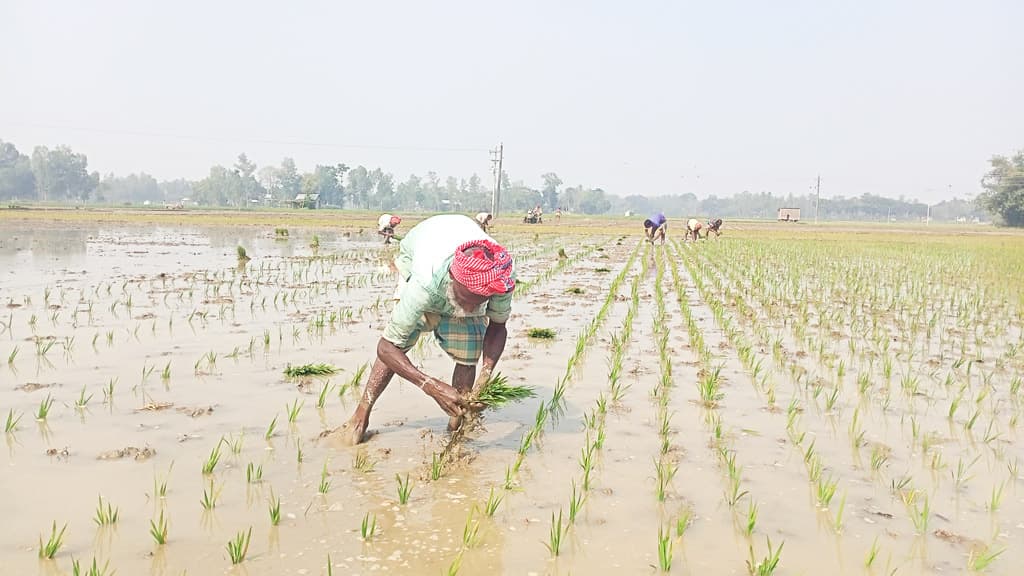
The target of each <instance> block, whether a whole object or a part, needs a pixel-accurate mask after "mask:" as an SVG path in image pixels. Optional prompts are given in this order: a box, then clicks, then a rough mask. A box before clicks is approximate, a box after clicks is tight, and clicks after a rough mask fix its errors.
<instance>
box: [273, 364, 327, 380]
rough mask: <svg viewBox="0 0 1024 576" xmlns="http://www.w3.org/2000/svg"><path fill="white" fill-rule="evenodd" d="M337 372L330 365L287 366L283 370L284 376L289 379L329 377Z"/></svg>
mask: <svg viewBox="0 0 1024 576" xmlns="http://www.w3.org/2000/svg"><path fill="white" fill-rule="evenodd" d="M337 371H338V369H337V368H335V367H334V366H331V365H330V364H324V363H319V364H303V365H301V366H292V365H291V364H289V365H288V366H287V367H286V368H285V369H284V375H285V376H287V377H289V378H295V377H297V376H330V375H331V374H334V373H336V372H337Z"/></svg>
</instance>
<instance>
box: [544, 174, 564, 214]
mask: <svg viewBox="0 0 1024 576" xmlns="http://www.w3.org/2000/svg"><path fill="white" fill-rule="evenodd" d="M541 178H542V179H543V180H544V188H543V193H544V205H545V206H546V207H547V208H548V209H549V210H554V209H555V208H558V206H559V204H558V187H559V186H561V185H562V179H561V178H559V177H558V174H555V173H554V172H548V173H547V174H542V175H541Z"/></svg>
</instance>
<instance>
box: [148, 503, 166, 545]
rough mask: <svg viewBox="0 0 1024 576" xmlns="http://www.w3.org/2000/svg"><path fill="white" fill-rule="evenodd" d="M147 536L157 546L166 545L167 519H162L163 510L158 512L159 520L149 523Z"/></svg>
mask: <svg viewBox="0 0 1024 576" xmlns="http://www.w3.org/2000/svg"><path fill="white" fill-rule="evenodd" d="M149 535H150V536H152V537H153V541H154V542H156V543H157V545H158V546H163V545H164V544H166V543H167V518H165V517H164V511H163V510H161V511H160V517H159V518H157V519H155V520H150V521H149Z"/></svg>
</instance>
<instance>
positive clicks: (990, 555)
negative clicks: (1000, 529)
mask: <svg viewBox="0 0 1024 576" xmlns="http://www.w3.org/2000/svg"><path fill="white" fill-rule="evenodd" d="M1003 552H1006V548H999V549H998V550H997V549H994V548H992V547H991V546H985V547H984V548H980V549H979V548H971V553H970V555H969V556H968V557H967V567H968V568H970V570H971V571H972V572H982V571H984V570H986V569H987V568H988V566H989V564H991V563H992V562H995V560H996V558H998V557H999V555H1000V554H1002V553H1003Z"/></svg>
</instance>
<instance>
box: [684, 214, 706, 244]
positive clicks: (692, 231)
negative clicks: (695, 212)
mask: <svg viewBox="0 0 1024 576" xmlns="http://www.w3.org/2000/svg"><path fill="white" fill-rule="evenodd" d="M701 228H702V225H701V223H700V220H697V219H696V218H690V219H689V220H687V221H686V238H684V240H689V239H691V238H692V239H693V241H694V242H696V241H697V239H698V238H700V229H701Z"/></svg>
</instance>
